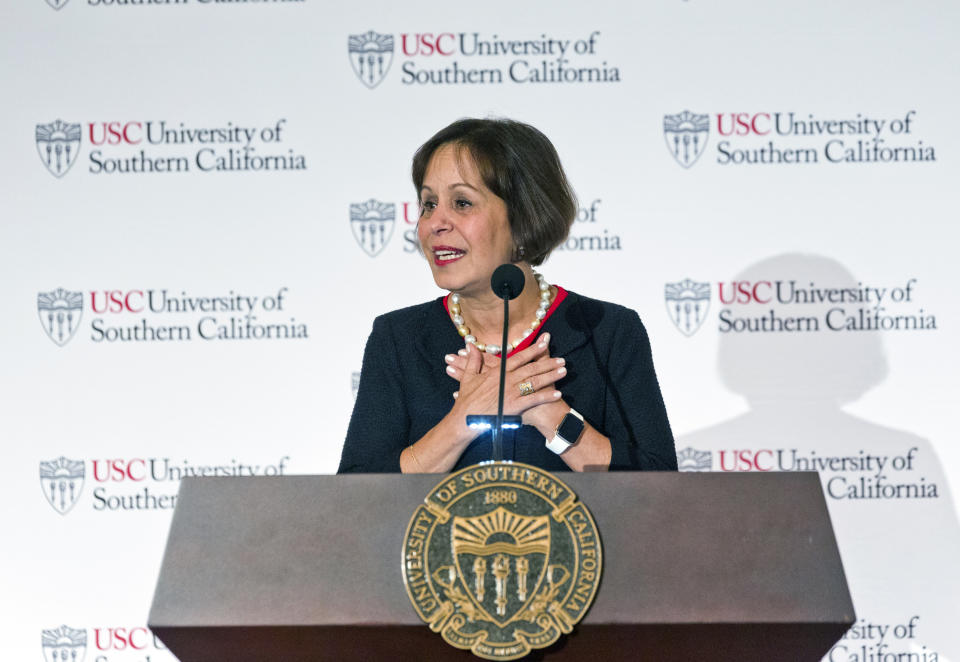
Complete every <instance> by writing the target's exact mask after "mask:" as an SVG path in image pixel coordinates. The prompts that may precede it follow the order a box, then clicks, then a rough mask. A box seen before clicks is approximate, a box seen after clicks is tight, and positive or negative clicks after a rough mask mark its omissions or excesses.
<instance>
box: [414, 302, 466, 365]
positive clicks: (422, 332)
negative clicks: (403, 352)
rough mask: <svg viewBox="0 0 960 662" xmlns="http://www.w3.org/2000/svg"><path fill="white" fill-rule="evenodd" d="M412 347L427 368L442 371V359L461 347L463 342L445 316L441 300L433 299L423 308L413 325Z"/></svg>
mask: <svg viewBox="0 0 960 662" xmlns="http://www.w3.org/2000/svg"><path fill="white" fill-rule="evenodd" d="M415 328H416V333H415V336H414V339H413V345H414V348H415V349H416V351H417V353H418V354H419V355H420V356H421V358H422V359H423V360H424V361H425V362H426V364H427V365H428V366H433V367H435V368H436V369H437V370H439V371H441V372H442V371H443V370H444V365H445V364H444V362H443V357H444V355H446V354H456V353H457V350H459V349H460V348H461V347H463V340H461V339H460V334H459V333H457V329H456V328H455V327H454V326H453V322H451V321H450V318H449V317H448V316H447V310H446V308H444V307H443V298H442V297H441V298H438V299H435V300H434V301H431V302H430V303H429V304H428V305H426V306H424V308H423V314H422V316H421V318H420V319H419V320H417V324H416V325H415Z"/></svg>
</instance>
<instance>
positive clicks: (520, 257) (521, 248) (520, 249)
mask: <svg viewBox="0 0 960 662" xmlns="http://www.w3.org/2000/svg"><path fill="white" fill-rule="evenodd" d="M524 253H525V251H524V250H523V246H520V247H519V248H517V260H522V259H523V254H524Z"/></svg>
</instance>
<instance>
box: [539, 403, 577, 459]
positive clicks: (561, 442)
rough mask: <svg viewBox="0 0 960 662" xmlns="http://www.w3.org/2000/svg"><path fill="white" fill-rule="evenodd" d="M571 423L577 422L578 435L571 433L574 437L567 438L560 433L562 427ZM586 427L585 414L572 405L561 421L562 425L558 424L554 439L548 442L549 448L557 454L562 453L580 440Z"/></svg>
mask: <svg viewBox="0 0 960 662" xmlns="http://www.w3.org/2000/svg"><path fill="white" fill-rule="evenodd" d="M571 423H575V424H576V428H575V429H576V435H575V436H574V435H570V436H571V437H573V438H572V439H567V438H565V437H563V436H562V435H561V434H560V429H561V428H563V427H565V426H570V424H571ZM585 427H586V425H585V422H584V420H583V416H581V415H580V412H578V411H577V410H576V409H574V408H573V407H571V408H570V411H569V412H567V413H566V415H565V416H564V417H563V419H562V420H561V421H560V425H558V426H557V432H556V434H555V435H554V436H553V439H551V440H550V441H548V442H547V443H546V446H547V449H548V450H551V451H553V452H554V453H556V454H557V455H560V454H561V453H563V452H564V451H565V450H567V449H568V448H570V447H571V446H573V445H574V444H575V443H577V442H578V441H579V440H580V436H581V435H582V434H583V430H584V428H585Z"/></svg>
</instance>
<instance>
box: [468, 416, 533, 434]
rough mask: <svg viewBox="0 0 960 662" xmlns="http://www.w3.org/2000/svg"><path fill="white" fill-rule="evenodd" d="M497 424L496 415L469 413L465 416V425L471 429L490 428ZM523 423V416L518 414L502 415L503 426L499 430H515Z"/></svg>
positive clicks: (482, 429) (483, 429)
mask: <svg viewBox="0 0 960 662" xmlns="http://www.w3.org/2000/svg"><path fill="white" fill-rule="evenodd" d="M496 425H497V417H496V416H484V415H479V414H471V415H469V416H467V427H468V428H470V429H471V430H480V431H485V430H492V429H493V428H494V427H496ZM521 425H523V418H522V417H520V416H504V417H503V427H501V428H500V429H501V430H516V429H518V428H519V427H520V426H521Z"/></svg>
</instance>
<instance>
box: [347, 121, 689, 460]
mask: <svg viewBox="0 0 960 662" xmlns="http://www.w3.org/2000/svg"><path fill="white" fill-rule="evenodd" d="M413 182H414V186H415V187H416V189H417V194H418V198H419V201H420V220H419V223H418V225H417V233H418V238H419V241H420V246H421V250H422V251H423V254H424V256H425V257H426V258H427V261H428V263H429V264H430V270H431V272H432V274H433V278H434V281H435V282H436V284H437V285H438V286H439V287H440V288H441V289H444V290H448V291H449V292H450V294H449V295H447V296H445V297H442V298H440V299H437V300H434V301H431V302H429V303H426V304H422V305H419V306H413V307H410V308H405V309H403V310H398V311H394V312H392V313H388V314H386V315H382V316H380V317H378V318H377V319H376V320H375V321H374V324H373V332H372V333H371V334H370V338H369V340H368V341H367V347H366V351H365V353H364V359H363V370H362V372H361V380H360V388H359V390H358V393H357V401H356V405H355V407H354V411H353V416H352V418H351V421H350V427H349V430H348V432H347V439H346V442H345V444H344V448H343V455H342V457H341V460H340V469H339V471H340V472H341V473H343V472H396V471H403V472H404V473H428V472H429V473H436V472H447V471H452V470H456V469H460V468H462V467H465V466H469V465H471V464H475V463H477V462H481V461H484V460H489V459H490V458H491V445H492V444H491V434H490V432H486V433H483V434H480V435H478V434H477V432H476V430H472V429H470V428H468V427H467V425H466V420H465V419H466V416H467V415H469V414H494V413H496V411H497V392H498V386H499V367H500V360H501V358H500V347H499V343H500V342H501V339H502V334H503V331H502V328H503V327H502V325H503V301H502V300H501V299H499V298H498V297H497V296H496V295H495V294H494V293H493V292H492V290H491V289H490V277H491V275H492V273H493V271H494V269H496V268H497V267H498V266H499V265H501V264H503V263H505V262H513V263H514V264H516V265H517V266H518V267H520V269H521V270H522V271H523V273H524V277H525V286H524V289H523V291H522V292H521V294H520V296H519V297H517V298H516V299H514V300H512V301H511V302H510V329H509V332H508V338H511V339H514V340H513V341H511V342H510V348H509V350H508V356H507V376H506V387H505V394H504V395H505V399H504V414H505V415H511V414H514V415H522V417H523V426H522V427H521V428H520V429H519V430H517V433H516V435H515V437H514V439H512V440H511V439H509V436H510V435H504V436H505V438H504V458H506V459H512V460H516V461H518V462H526V463H528V464H533V465H536V466H539V467H541V468H544V469H547V470H549V471H562V470H574V471H584V470H606V469H672V470H675V469H676V468H677V461H676V454H675V451H674V445H673V436H672V434H671V432H670V426H669V423H668V422H667V415H666V411H665V409H664V406H663V399H662V398H661V395H660V389H659V386H658V384H657V379H656V375H655V373H654V370H653V363H652V359H651V356H650V346H649V342H648V340H647V335H646V331H645V330H644V328H643V325H642V324H641V323H640V319H639V317H637V314H636V313H635V312H633V311H631V310H628V309H626V308H623V307H621V306H617V305H614V304H610V303H605V302H602V301H596V300H593V299H588V298H586V297H583V296H580V295H577V294H575V293H573V292H567V291H566V290H564V289H563V288H562V287H560V286H557V285H550V284H548V283H547V282H546V281H545V280H543V279H541V278H540V277H539V275H538V274H536V273H535V272H534V271H533V267H535V266H538V265H540V264H541V263H542V262H543V261H544V260H545V259H546V258H547V256H548V255H549V254H550V252H551V251H552V250H553V249H554V248H555V247H556V246H558V245H559V244H560V243H562V242H563V241H564V240H565V239H566V237H567V233H568V232H569V230H570V226H571V224H572V223H573V219H574V216H575V214H576V211H577V206H576V200H575V198H574V196H573V193H572V191H571V189H570V186H569V184H568V183H567V179H566V175H565V174H564V172H563V168H562V166H561V165H560V159H559V157H558V156H557V152H556V150H555V149H554V147H553V145H552V144H551V143H550V141H549V140H548V139H547V138H546V136H544V135H543V134H542V133H540V132H539V131H538V130H536V129H535V128H533V127H531V126H529V125H526V124H522V123H519V122H514V121H510V120H478V119H466V120H460V121H457V122H454V123H453V124H451V125H450V126H448V127H446V128H445V129H443V130H441V131H440V132H439V133H437V134H436V135H435V136H433V137H432V138H431V139H430V140H428V141H427V142H426V143H425V144H424V145H423V146H422V147H421V148H420V149H419V150H418V151H417V153H416V155H414V158H413Z"/></svg>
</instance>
